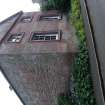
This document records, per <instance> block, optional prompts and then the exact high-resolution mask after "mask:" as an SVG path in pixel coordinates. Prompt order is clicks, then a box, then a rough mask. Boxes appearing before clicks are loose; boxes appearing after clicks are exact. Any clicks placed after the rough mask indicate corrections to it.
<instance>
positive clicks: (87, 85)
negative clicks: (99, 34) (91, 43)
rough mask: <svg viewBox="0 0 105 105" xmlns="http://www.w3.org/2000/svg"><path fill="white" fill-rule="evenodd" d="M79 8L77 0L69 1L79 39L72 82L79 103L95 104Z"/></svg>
mask: <svg viewBox="0 0 105 105" xmlns="http://www.w3.org/2000/svg"><path fill="white" fill-rule="evenodd" d="M80 10H81V8H80V1H79V0H72V1H71V11H72V13H71V20H72V23H73V25H74V26H75V29H76V35H77V37H78V39H79V41H80V45H79V49H80V52H79V54H77V55H76V57H75V62H74V70H73V76H74V83H75V93H76V95H77V97H78V100H79V105H95V104H96V103H95V98H94V95H93V94H94V93H93V87H92V81H91V75H90V67H89V56H88V49H87V45H86V36H85V32H84V25H83V20H82V16H81V11H80Z"/></svg>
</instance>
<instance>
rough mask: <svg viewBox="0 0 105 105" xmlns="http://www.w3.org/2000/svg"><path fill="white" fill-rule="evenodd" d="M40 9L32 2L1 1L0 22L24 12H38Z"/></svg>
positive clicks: (25, 0)
mask: <svg viewBox="0 0 105 105" xmlns="http://www.w3.org/2000/svg"><path fill="white" fill-rule="evenodd" d="M39 9H40V8H39V6H38V5H37V4H33V3H32V1H31V0H0V21H1V20H3V19H5V18H7V17H8V16H11V15H13V14H15V13H16V12H19V11H20V10H23V11H24V12H30V11H38V10H39Z"/></svg>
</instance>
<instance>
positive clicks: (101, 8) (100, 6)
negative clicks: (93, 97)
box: [86, 0, 105, 89]
mask: <svg viewBox="0 0 105 105" xmlns="http://www.w3.org/2000/svg"><path fill="white" fill-rule="evenodd" d="M86 1H87V5H88V9H89V12H90V17H91V21H92V26H93V30H94V39H95V44H96V49H97V55H98V59H99V62H100V68H101V75H102V79H103V84H104V89H105V0H86Z"/></svg>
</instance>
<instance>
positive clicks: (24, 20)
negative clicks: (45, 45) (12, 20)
mask: <svg viewBox="0 0 105 105" xmlns="http://www.w3.org/2000/svg"><path fill="white" fill-rule="evenodd" d="M20 21H21V22H24V23H27V22H31V21H32V17H30V16H28V17H22V18H21V20H20Z"/></svg>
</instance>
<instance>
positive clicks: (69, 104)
mask: <svg viewBox="0 0 105 105" xmlns="http://www.w3.org/2000/svg"><path fill="white" fill-rule="evenodd" d="M57 105H74V104H73V100H72V98H71V97H70V96H68V95H64V94H63V95H60V96H59V97H58V104H57Z"/></svg>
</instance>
